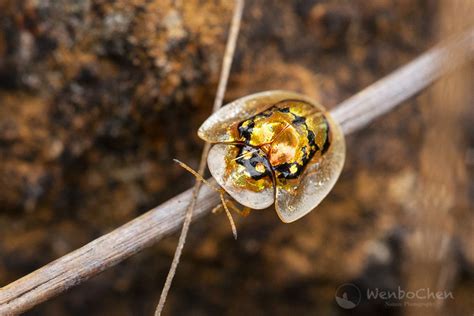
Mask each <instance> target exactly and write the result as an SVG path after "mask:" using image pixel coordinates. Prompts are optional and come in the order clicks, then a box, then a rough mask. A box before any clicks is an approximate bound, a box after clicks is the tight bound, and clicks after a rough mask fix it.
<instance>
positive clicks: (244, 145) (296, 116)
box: [198, 90, 345, 223]
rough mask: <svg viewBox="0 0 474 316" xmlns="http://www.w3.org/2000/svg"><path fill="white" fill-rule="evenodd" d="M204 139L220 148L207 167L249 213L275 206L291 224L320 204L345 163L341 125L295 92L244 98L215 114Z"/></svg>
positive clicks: (204, 130)
mask: <svg viewBox="0 0 474 316" xmlns="http://www.w3.org/2000/svg"><path fill="white" fill-rule="evenodd" d="M198 135H199V137H201V138H202V139H203V140H205V141H207V142H211V143H215V145H214V146H213V147H212V148H211V151H210V152H209V156H208V167H209V170H210V172H211V174H212V176H213V177H214V178H215V179H216V181H217V182H218V183H219V185H221V186H222V187H223V188H224V189H225V190H226V191H227V193H229V195H231V196H232V197H233V198H234V199H235V200H236V201H237V202H239V203H240V204H242V205H245V206H248V207H250V208H253V209H263V208H267V207H269V206H271V205H272V204H275V209H276V212H277V214H278V216H279V217H280V219H281V220H282V221H283V222H286V223H289V222H293V221H295V220H297V219H299V218H301V217H302V216H304V215H305V214H307V213H308V212H310V211H311V210H312V209H314V208H315V207H316V206H317V205H318V204H319V203H320V202H321V200H322V199H323V198H324V197H325V196H326V195H327V194H328V193H329V191H330V190H331V189H332V187H333V186H334V184H335V182H336V180H337V178H338V177H339V175H340V173H341V170H342V167H343V164H344V158H345V143H344V135H343V133H342V131H341V129H340V127H339V125H338V124H337V123H336V122H334V121H333V119H332V118H331V116H330V115H329V113H328V112H326V110H325V109H324V108H323V107H322V106H321V105H319V104H318V103H317V102H315V101H314V100H311V99H310V98H308V97H307V96H304V95H301V94H297V93H293V92H288V91H280V90H276V91H266V92H262V93H257V94H253V95H249V96H246V97H244V98H241V99H238V100H236V101H234V102H232V103H230V104H228V105H226V106H224V107H223V108H221V109H220V110H218V111H217V112H215V113H214V114H213V115H211V116H210V117H209V118H208V119H207V120H206V121H205V122H204V123H203V124H202V126H201V127H200V128H199V131H198Z"/></svg>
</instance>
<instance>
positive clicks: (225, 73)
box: [155, 0, 244, 316]
mask: <svg viewBox="0 0 474 316" xmlns="http://www.w3.org/2000/svg"><path fill="white" fill-rule="evenodd" d="M243 10H244V0H235V6H234V13H233V15H232V22H231V25H230V30H229V36H228V38H227V44H226V48H225V53H224V60H223V61H222V69H221V74H220V78H219V84H218V86H217V92H216V97H215V99H214V105H213V107H212V112H215V111H217V110H218V109H219V108H220V107H221V106H222V103H223V101H224V94H225V90H226V88H227V82H228V81H229V74H230V68H231V66H232V60H233V59H234V52H235V47H236V46H237V37H238V35H239V30H240V21H241V20H242V13H243ZM210 149H211V145H210V144H209V143H206V144H204V148H203V149H202V154H201V161H200V162H199V169H198V174H199V175H200V176H203V175H204V171H205V170H206V161H207V156H208V154H209V150H210ZM201 185H202V181H199V179H196V184H195V185H194V188H193V196H192V198H191V202H190V203H189V206H188V209H187V211H186V216H185V217H184V223H183V228H182V229H181V234H180V235H179V240H178V245H177V246H176V251H175V253H174V256H173V261H172V262H171V267H170V270H169V272H168V275H167V276H166V281H165V285H164V286H163V291H162V292H161V295H160V300H159V302H158V306H157V307H156V310H155V316H159V315H161V313H162V312H163V309H164V308H165V302H166V298H167V296H168V292H169V290H170V288H171V283H172V282H173V278H174V275H175V274H176V269H177V268H178V264H179V259H180V258H181V254H182V252H183V248H184V244H185V243H186V237H187V235H188V231H189V226H190V225H191V220H192V218H193V212H194V208H195V206H196V199H197V196H198V194H199V190H200V189H201ZM221 199H222V196H221ZM222 203H224V201H222ZM224 205H225V204H224ZM226 210H227V209H226ZM227 214H229V211H228V210H227ZM229 219H230V220H231V223H232V224H233V221H232V218H229ZM232 227H233V228H234V225H233V226H232ZM234 236H237V235H236V233H234Z"/></svg>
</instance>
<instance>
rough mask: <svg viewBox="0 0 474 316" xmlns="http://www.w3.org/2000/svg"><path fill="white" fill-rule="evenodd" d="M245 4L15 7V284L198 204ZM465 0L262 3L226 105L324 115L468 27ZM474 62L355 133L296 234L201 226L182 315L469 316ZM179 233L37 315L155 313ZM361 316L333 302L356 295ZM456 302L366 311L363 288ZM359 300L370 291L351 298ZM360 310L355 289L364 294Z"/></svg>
mask: <svg viewBox="0 0 474 316" xmlns="http://www.w3.org/2000/svg"><path fill="white" fill-rule="evenodd" d="M232 9H233V1H230V0H222V1H198V0H188V1H181V2H179V1H176V2H174V1H167V0H151V1H150V0H133V1H130V0H116V1H107V0H103V1H98V0H97V1H89V0H79V1H77V0H58V1H35V0H29V1H28V0H20V1H17V0H2V1H0V285H2V286H3V285H6V284H8V283H10V282H12V281H14V280H16V279H17V278H19V277H21V276H23V275H25V274H27V273H29V272H31V271H33V270H35V269H37V268H39V267H41V266H42V265H44V264H46V263H48V262H50V261H52V260H54V259H56V258H58V257H60V256H62V255H64V254H66V253H68V252H70V251H72V250H74V249H76V248H78V247H80V246H82V245H84V244H85V243H87V242H89V241H91V240H93V239H95V238H97V237H99V236H101V235H103V234H105V233H107V232H109V231H111V230H113V229H114V228H116V227H118V226H120V225H122V224H124V223H126V222H127V221H129V220H131V219H133V218H135V217H137V216H139V215H140V214H142V213H143V212H145V211H147V210H148V209H150V208H152V207H154V206H156V205H158V204H160V203H162V202H164V201H166V200H167V199H169V198H171V197H173V196H174V195H176V194H178V193H180V192H182V191H183V190H185V189H187V188H189V187H190V186H192V184H193V183H194V178H193V177H192V176H190V175H189V174H188V173H187V172H186V171H184V170H183V169H181V168H180V167H178V166H177V165H176V164H174V163H173V162H172V159H173V158H179V159H180V160H182V161H185V162H186V163H188V164H190V165H191V166H193V167H195V168H196V167H197V165H198V160H199V157H200V151H201V148H202V146H203V143H202V141H200V140H199V139H198V137H197V136H196V130H197V128H198V127H199V125H200V124H201V123H202V122H203V121H204V120H205V119H206V117H207V116H208V115H209V114H210V111H211V107H212V102H213V97H214V93H215V90H216V86H217V80H218V74H219V69H220V64H221V61H222V56H223V51H224V45H225V42H226V38H227V33H228V27H229V23H230V19H231V15H232ZM473 14H474V3H473V2H472V1H470V0H464V1H463V0H453V1H447V0H446V1H441V0H440V1H437V0H357V1H349V0H346V1H345V0H328V1H318V0H292V1H269V0H255V1H247V3H246V7H245V12H244V16H243V21H242V29H241V33H240V36H239V40H238V46H237V52H236V56H235V59H234V64H233V68H232V72H231V77H230V84H229V88H228V91H227V93H226V100H227V101H231V100H233V99H235V98H238V97H241V96H244V95H247V94H250V93H253V92H257V91H262V90H268V89H288V90H294V91H298V92H302V93H305V94H307V95H309V96H312V97H314V98H316V99H317V100H319V101H320V102H321V103H322V104H324V105H326V106H327V107H328V108H331V107H333V106H335V105H336V104H337V103H338V102H341V101H343V100H344V99H345V98H347V97H349V96H351V95H352V94H354V93H356V92H358V91H359V90H361V89H362V88H364V87H366V86H367V85H369V84H371V83H372V82H374V81H376V80H377V79H379V78H381V77H382V76H384V75H386V74H388V73H390V72H391V71H393V70H395V69H397V68H398V67H400V66H401V65H403V64H405V63H407V62H409V61H410V60H412V59H413V58H415V57H416V56H418V55H419V54H420V53H422V52H424V51H425V50H426V49H428V48H429V47H431V46H432V45H433V44H435V43H437V42H438V41H439V40H440V39H442V38H445V37H447V36H449V35H450V34H453V33H455V32H456V31H459V30H462V29H464V28H466V26H468V25H469V24H471V26H472V21H474V15H473ZM473 70H474V69H473V64H472V63H471V64H469V65H466V66H464V67H463V68H462V69H461V71H458V72H456V73H453V74H451V75H450V76H448V77H446V78H444V79H443V80H441V81H438V82H437V83H436V84H435V85H433V86H432V87H430V88H429V89H428V90H426V91H424V92H423V93H421V94H420V95H419V96H417V97H416V98H414V99H412V100H411V101H410V102H407V103H406V104H404V105H403V106H401V107H399V108H397V109H396V110H395V111H393V112H391V113H389V114H387V115H385V116H384V117H383V118H380V119H378V120H377V121H376V122H374V123H372V124H370V125H369V126H367V127H366V128H364V129H363V130H362V131H359V132H356V133H355V134H353V135H350V136H348V137H347V158H346V164H345V168H344V171H343V173H342V176H341V178H340V180H339V182H338V183H337V184H336V186H335V188H334V190H333V191H332V193H331V194H330V195H329V196H328V197H327V198H326V199H325V201H324V202H323V203H322V204H321V206H320V207H318V209H317V210H316V211H314V212H312V213H310V214H309V215H307V216H306V217H304V218H303V219H302V220H300V221H298V222H296V223H293V224H283V223H281V222H280V221H279V219H278V217H277V216H276V214H275V213H274V211H273V210H271V209H269V210H265V211H255V212H253V213H252V214H251V216H249V217H247V218H235V219H236V220H237V226H238V230H239V239H238V240H237V241H234V239H233V238H232V234H231V232H230V228H229V225H228V222H227V219H226V217H225V216H224V215H223V214H217V215H213V216H211V215H209V216H207V217H205V218H204V219H201V220H199V221H196V222H194V223H193V224H192V226H191V232H190V235H189V237H188V242H187V244H186V247H185V250H184V254H183V259H182V261H181V265H180V266H179V268H178V272H177V276H176V279H175V282H174V284H173V286H172V288H171V292H170V296H169V298H168V303H167V306H166V309H165V314H167V315H243V314H246V315H288V314H290V313H291V314H294V315H346V314H347V315H380V314H381V313H383V314H387V315H425V314H426V315H428V314H429V315H472V313H473V312H474V300H473V297H474V183H473V173H474V107H473V104H474V93H473V91H474V90H473V89H472V88H473V82H474V80H473V79H474V78H473V76H474V75H473V74H474V72H473ZM176 242H177V234H175V235H173V236H170V237H168V238H166V239H164V240H162V241H160V242H159V244H158V245H156V246H154V247H151V248H149V249H147V250H145V251H143V252H142V253H140V254H137V255H135V256H134V257H132V258H130V259H128V260H126V261H125V262H123V263H121V264H119V265H118V266H116V267H114V268H112V269H109V270H108V271H106V272H105V273H103V274H101V275H100V276H98V277H95V278H93V279H92V280H90V281H87V282H85V283H84V284H82V285H80V286H78V287H77V288H73V289H72V290H70V291H69V292H67V293H65V294H63V295H60V296H59V297H57V298H55V299H52V300H50V301H48V302H46V303H44V304H42V305H40V306H37V307H35V308H34V309H32V310H31V311H30V312H28V313H27V315H85V314H87V315H151V314H152V312H153V311H154V308H155V305H156V303H157V301H158V297H159V294H160V291H161V288H162V285H163V283H164V279H165V277H166V273H167V271H168V268H169V265H170V263H171V259H172V256H173V253H174V250H175V246H176ZM345 283H351V284H353V285H354V286H356V287H357V289H359V291H360V292H361V297H360V302H356V303H357V304H356V305H357V306H355V307H354V308H350V309H344V308H342V307H341V306H340V305H339V304H338V303H337V302H336V300H335V295H336V291H338V293H337V295H338V296H339V297H341V296H343V293H344V292H345V293H346V294H347V295H348V299H350V300H354V299H353V295H354V291H353V292H350V291H349V290H347V291H346V290H344V288H342V294H341V293H340V292H341V288H339V290H338V287H340V286H341V285H343V284H345ZM375 289H379V290H380V291H397V290H398V289H402V290H403V291H416V290H418V289H425V290H426V289H430V290H431V291H432V292H436V291H444V292H447V293H451V296H452V298H451V297H449V295H448V297H447V298H445V299H432V298H431V299H423V298H421V299H420V297H416V298H413V299H398V298H395V299H389V300H387V299H383V298H380V297H379V298H377V299H374V298H372V299H370V298H367V297H366V293H367V290H375ZM356 292H357V291H356ZM355 295H356V296H357V293H356V294H355Z"/></svg>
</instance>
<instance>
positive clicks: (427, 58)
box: [0, 29, 474, 315]
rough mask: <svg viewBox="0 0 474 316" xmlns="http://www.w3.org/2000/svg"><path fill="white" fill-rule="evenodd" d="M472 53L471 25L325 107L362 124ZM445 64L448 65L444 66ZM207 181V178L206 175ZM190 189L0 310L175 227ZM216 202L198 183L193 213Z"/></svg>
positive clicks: (33, 278) (42, 297)
mask: <svg viewBox="0 0 474 316" xmlns="http://www.w3.org/2000/svg"><path fill="white" fill-rule="evenodd" d="M473 55H474V29H470V30H469V31H468V32H466V33H463V34H462V35H460V36H458V37H456V38H454V39H452V40H451V41H449V42H447V43H444V44H442V45H438V46H436V47H434V48H433V49H431V50H429V51H428V52H426V53H424V54H423V55H421V56H420V57H418V58H417V59H415V60H414V61H412V62H411V63H409V64H407V65H406V66H404V67H402V68H400V69H399V70H397V71H395V72H393V73H392V74H390V75H388V76H387V77H385V78H383V79H381V80H379V81H377V82H376V83H374V84H372V85H371V86H369V87H368V88H366V89H364V90H363V91H361V92H360V93H358V94H356V95H355V96H353V97H351V98H349V99H348V100H346V101H344V102H343V103H341V104H340V105H339V106H337V107H336V108H335V109H333V110H332V111H331V113H332V114H333V117H334V119H335V120H337V121H338V122H339V123H340V124H341V125H342V128H343V130H344V133H345V134H348V133H350V132H353V131H356V130H358V129H361V128H363V127H364V126H366V125H367V124H368V123H370V122H371V121H373V120H374V119H376V118H377V117H379V116H380V115H382V114H384V113H386V112H388V111H390V110H391V109H393V108H394V107H396V106H397V105H400V104H401V103H402V102H404V101H406V100H407V99H409V98H410V97H412V96H413V95H415V94H416V93H419V92H420V91H421V90H422V89H424V88H425V87H426V86H428V85H429V84H431V83H432V82H433V81H435V80H436V79H438V78H439V77H440V76H441V75H443V74H445V73H446V72H447V71H449V70H450V69H452V68H454V67H458V66H460V65H461V64H463V63H465V62H466V61H467V60H469V59H471V58H472V56H473ZM448 65H449V66H448ZM211 181H212V180H211ZM191 197H192V189H189V190H187V191H185V192H183V193H181V194H179V195H178V196H176V197H174V198H172V199H170V200H169V201H167V202H165V203H163V204H162V205H159V206H157V207H155V208H154V209H152V210H150V211H148V212H147V213H145V214H143V215H141V216H140V217H138V218H136V219H134V220H132V221H131V222H128V223H126V224H125V225H123V226H121V227H119V228H117V229H115V230H114V231H112V232H110V233H108V234H106V235H104V236H102V237H100V238H98V239H96V240H94V241H92V242H90V243H88V244H87V245H85V246H83V247H81V248H79V249H77V250H75V251H73V252H71V253H69V254H67V255H65V256H63V257H61V258H59V259H57V260H56V261H53V262H51V263H49V264H48V265H46V266H44V267H42V268H40V269H38V270H36V271H34V272H32V273H30V274H28V275H27V276H25V277H23V278H21V279H19V280H17V281H15V282H13V283H11V284H9V285H7V286H5V287H3V288H2V289H1V290H0V314H2V315H3V314H16V313H20V312H24V311H26V310H28V309H30V308H32V307H33V306H35V305H37V304H39V303H41V302H44V301H46V300H48V299H50V298H52V297H54V296H56V295H58V294H60V293H62V292H64V291H66V290H67V289H69V288H71V287H74V286H76V285H78V284H80V283H82V282H83V281H85V280H87V279H89V278H91V277H93V276H95V275H97V274H99V273H100V272H102V271H104V270H107V269H108V268H110V267H112V266H114V265H115V264H117V263H119V262H121V261H122V260H125V259H126V258H128V257H130V256H132V255H134V254H135V253H137V252H139V251H141V250H142V249H143V248H145V247H148V246H150V245H152V244H154V243H155V242H157V241H158V240H160V239H161V238H163V237H164V236H166V235H168V234H170V233H172V232H173V231H175V230H176V229H178V228H179V227H180V226H181V224H182V223H183V219H184V216H185V212H186V209H187V207H188V204H189V200H190V199H191ZM218 202H219V196H218V194H217V193H216V192H215V191H213V190H212V189H210V188H207V187H203V188H202V189H201V191H200V193H199V195H198V198H197V202H196V208H195V213H194V214H195V215H196V216H197V217H200V216H203V215H205V214H207V213H208V212H210V210H211V209H213V207H214V206H215V205H216V204H217V203H218Z"/></svg>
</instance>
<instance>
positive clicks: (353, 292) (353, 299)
mask: <svg viewBox="0 0 474 316" xmlns="http://www.w3.org/2000/svg"><path fill="white" fill-rule="evenodd" d="M361 297H362V294H361V293H360V290H359V288H358V287H357V286H355V285H354V284H352V283H345V284H342V285H340V286H339V287H338V288H337V290H336V295H335V299H336V303H337V305H339V306H340V307H342V308H344V309H353V308H354V307H356V306H357V305H359V303H360V299H361Z"/></svg>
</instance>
